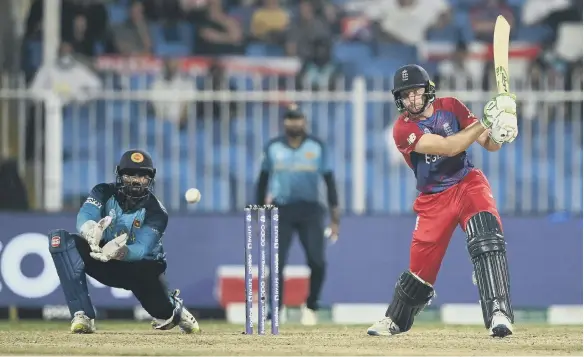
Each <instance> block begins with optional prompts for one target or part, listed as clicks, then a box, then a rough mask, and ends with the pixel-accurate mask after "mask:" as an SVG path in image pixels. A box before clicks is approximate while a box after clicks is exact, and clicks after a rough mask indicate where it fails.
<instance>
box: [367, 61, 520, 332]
mask: <svg viewBox="0 0 584 357" xmlns="http://www.w3.org/2000/svg"><path fill="white" fill-rule="evenodd" d="M392 93H393V95H394V98H395V104H396V106H397V108H398V110H399V111H400V112H401V113H402V114H401V115H400V116H399V118H398V119H397V123H396V124H395V126H394V130H393V137H394V140H395V144H396V146H397V148H398V149H399V150H400V152H401V153H402V155H403V156H404V159H405V160H406V162H407V164H408V165H409V166H410V168H411V169H412V170H413V171H414V175H415V177H416V182H417V185H416V187H417V189H418V191H420V194H419V196H418V197H417V198H416V200H415V202H414V206H413V209H414V211H415V212H416V215H417V218H416V225H415V227H414V232H413V238H412V243H411V246H410V266H409V270H407V271H404V272H403V273H402V274H401V275H400V276H399V278H398V281H397V283H396V285H395V290H394V295H393V300H392V301H391V303H390V304H389V307H388V308H387V311H386V312H385V317H384V318H383V319H381V320H380V321H378V322H376V323H375V324H373V325H372V326H371V327H370V328H369V329H368V330H367V333H368V334H369V335H373V336H390V335H395V334H398V333H403V332H406V331H408V330H409V329H410V328H411V327H412V325H413V323H414V318H415V316H416V315H417V314H418V313H419V312H420V311H422V309H423V308H424V307H425V306H426V305H427V304H429V303H430V300H431V299H432V298H433V297H434V296H435V292H434V287H433V285H434V283H435V281H436V276H437V275H438V271H439V270H440V265H441V263H442V258H443V257H444V254H445V253H446V248H447V247H448V244H449V242H450V238H451V237H452V234H453V232H454V230H455V229H456V226H457V225H460V227H461V228H462V229H463V231H464V232H465V233H466V237H467V238H466V242H467V248H468V252H469V254H470V258H471V261H472V264H473V265H474V273H475V274H476V280H477V286H478V290H479V296H480V301H481V308H482V312H483V319H484V323H485V327H486V328H487V329H488V331H489V334H490V335H491V336H497V337H505V336H508V335H511V334H512V332H513V327H512V323H513V320H514V318H513V309H512V307H511V298H510V283H509V272H508V269H507V257H506V252H505V238H504V236H503V228H502V224H501V218H500V217H499V213H498V212H497V208H496V205H495V200H494V199H493V195H492V193H491V188H490V186H489V183H488V181H487V179H486V177H485V175H484V174H483V173H482V172H481V171H480V170H478V169H476V168H474V167H473V165H472V163H471V162H470V160H469V158H468V157H467V153H466V150H467V149H468V148H469V146H470V145H471V144H472V143H473V142H475V141H476V142H478V143H479V144H480V145H482V146H483V147H484V148H485V149H487V150H488V151H497V150H499V149H500V148H501V145H502V144H503V143H511V142H512V141H513V140H514V139H515V138H516V137H517V134H518V129H517V116H516V104H515V97H514V96H513V95H510V94H499V95H497V96H496V97H495V98H493V99H492V100H490V101H489V102H487V104H486V105H485V107H484V111H483V116H482V118H480V119H479V118H477V117H476V116H475V115H474V114H473V113H471V112H470V110H469V109H468V108H467V107H466V106H465V105H464V104H462V103H461V102H460V101H459V100H458V99H456V98H452V97H450V98H448V97H445V98H437V97H436V90H435V86H434V83H433V82H432V81H431V80H430V77H429V76H428V73H427V72H426V71H425V70H424V69H423V68H422V67H420V66H418V65H407V66H404V67H401V68H399V69H398V70H397V72H396V73H395V75H394V89H393V90H392Z"/></svg>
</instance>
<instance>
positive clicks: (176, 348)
mask: <svg viewBox="0 0 584 357" xmlns="http://www.w3.org/2000/svg"><path fill="white" fill-rule="evenodd" d="M97 327H98V332H97V333H96V334H93V335H71V334H69V333H68V332H67V331H68V328H69V324H68V323H67V322H45V321H31V322H18V323H7V322H2V323H0V354H19V355H24V354H28V355H150V356H157V355H167V356H168V355H171V356H172V355H175V356H177V355H207V356H212V355H222V356H225V355H247V356H250V355H264V356H268V355H328V356H331V355H388V354H391V355H483V356H485V355H505V356H509V355H547V356H550V355H580V356H581V355H582V326H547V325H517V326H515V334H514V335H513V336H510V337H508V338H505V339H493V338H490V337H488V336H487V335H486V333H485V331H484V329H482V328H480V327H479V326H472V327H469V326H443V325H429V324H419V325H416V326H415V327H414V329H413V330H411V331H409V332H408V333H407V334H404V335H396V336H393V337H392V338H380V337H371V336H367V335H366V334H365V330H366V329H367V326H354V325H351V326H339V325H321V326H317V327H304V326H299V325H283V326H282V327H281V329H280V332H281V334H280V335H279V336H269V335H266V336H257V335H254V336H245V335H242V334H241V332H242V331H243V326H239V325H229V324H225V323H221V322H209V321H201V327H202V328H203V333H202V334H200V335H182V334H180V333H179V331H178V329H177V330H176V331H175V330H172V331H166V332H163V331H153V330H151V329H150V325H149V323H148V322H104V321H99V323H98V324H97Z"/></svg>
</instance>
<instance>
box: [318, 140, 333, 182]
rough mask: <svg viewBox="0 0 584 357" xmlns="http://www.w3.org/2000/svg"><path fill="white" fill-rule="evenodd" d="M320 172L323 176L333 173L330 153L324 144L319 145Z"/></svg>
mask: <svg viewBox="0 0 584 357" xmlns="http://www.w3.org/2000/svg"><path fill="white" fill-rule="evenodd" d="M320 146H321V155H320V156H321V158H320V172H321V173H322V174H323V175H324V174H327V173H329V172H332V171H333V167H332V165H331V158H330V151H329V150H328V148H327V147H326V145H325V144H323V143H321V144H320Z"/></svg>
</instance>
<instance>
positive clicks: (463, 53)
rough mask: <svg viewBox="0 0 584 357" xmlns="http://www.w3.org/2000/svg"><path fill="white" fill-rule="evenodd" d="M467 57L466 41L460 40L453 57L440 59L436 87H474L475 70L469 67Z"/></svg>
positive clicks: (452, 88)
mask: <svg viewBox="0 0 584 357" xmlns="http://www.w3.org/2000/svg"><path fill="white" fill-rule="evenodd" d="M467 57H468V50H467V46H466V43H464V42H463V41H458V42H457V43H456V49H455V51H454V53H453V54H452V56H451V58H449V59H448V60H444V61H440V63H439V64H438V75H437V78H436V79H435V81H434V82H435V84H436V87H437V88H442V89H443V90H467V89H471V88H473V71H471V70H470V69H469V68H468V65H467V61H466V59H467Z"/></svg>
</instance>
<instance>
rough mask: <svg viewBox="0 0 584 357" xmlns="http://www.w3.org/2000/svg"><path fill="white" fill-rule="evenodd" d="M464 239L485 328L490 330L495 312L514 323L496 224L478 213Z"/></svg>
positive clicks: (501, 240) (490, 216) (502, 243)
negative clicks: (477, 290) (465, 239)
mask: <svg viewBox="0 0 584 357" xmlns="http://www.w3.org/2000/svg"><path fill="white" fill-rule="evenodd" d="M466 235H467V247H468V252H469V254H470V257H471V260H472V263H473V266H474V271H475V277H476V282H477V286H478V289H479V295H480V299H481V308H482V310H483V320H484V323H485V327H486V328H489V327H490V325H491V320H492V318H493V314H494V313H495V312H496V311H501V312H503V313H504V314H505V315H507V317H509V319H510V320H511V322H513V320H514V316H513V309H512V307H511V294H510V291H511V285H510V280H509V270H508V268H507V253H506V250H505V239H504V237H503V233H502V230H501V227H500V225H499V221H498V220H497V218H496V217H495V216H494V215H493V214H492V213H490V212H480V213H478V214H476V215H474V216H472V217H471V218H470V220H469V221H468V223H467V226H466Z"/></svg>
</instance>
